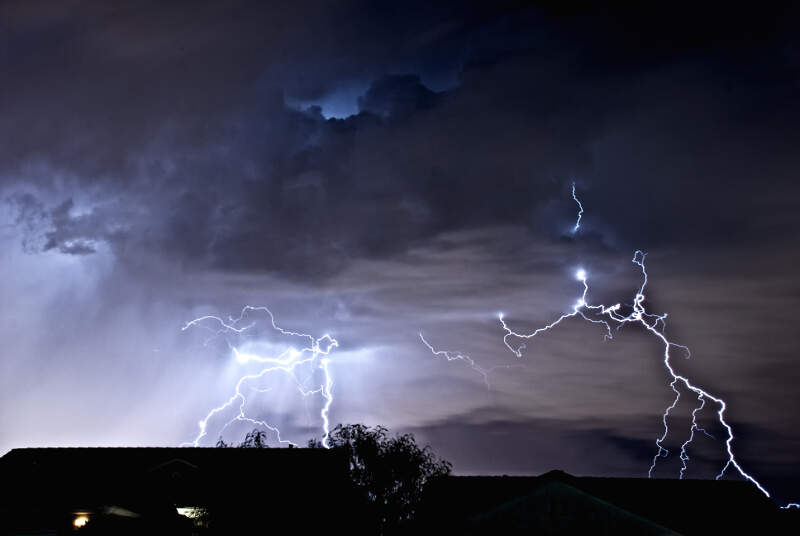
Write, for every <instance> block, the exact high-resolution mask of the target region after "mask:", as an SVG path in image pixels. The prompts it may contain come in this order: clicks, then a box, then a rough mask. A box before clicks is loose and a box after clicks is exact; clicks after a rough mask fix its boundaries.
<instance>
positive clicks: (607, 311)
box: [500, 183, 800, 508]
mask: <svg viewBox="0 0 800 536" xmlns="http://www.w3.org/2000/svg"><path fill="white" fill-rule="evenodd" d="M572 197H573V199H575V202H576V203H578V207H579V208H580V211H579V212H578V220H577V222H576V223H575V228H574V231H577V230H578V228H579V226H580V219H581V214H582V213H583V206H582V205H581V203H580V201H579V200H578V198H577V196H576V194H575V184H574V183H573V184H572ZM645 257H646V254H645V253H644V252H643V251H640V250H637V251H636V252H635V253H634V255H633V259H632V262H633V263H634V264H635V265H637V266H638V267H639V269H640V270H641V272H642V282H641V285H640V287H639V288H638V289H637V291H636V294H635V296H634V299H633V305H632V306H631V307H632V310H631V312H630V313H629V314H627V315H625V314H623V313H622V312H621V310H622V305H621V304H620V303H617V304H614V305H611V306H606V305H602V304H596V305H592V304H589V302H588V300H587V295H588V293H589V284H588V279H587V277H588V276H587V274H586V271H585V270H583V269H579V270H578V271H577V272H576V274H575V277H576V278H577V279H578V280H579V281H580V282H581V283H582V284H583V293H582V294H581V297H580V298H579V299H578V300H577V301H576V302H575V304H574V305H573V307H572V311H571V312H569V313H565V314H563V315H561V316H560V317H559V318H558V319H556V320H555V321H553V322H551V323H550V324H547V325H546V326H544V327H541V328H538V329H536V330H534V331H533V332H531V333H518V332H516V331H514V330H512V329H511V328H510V327H509V326H508V324H507V323H506V321H505V319H504V318H503V315H502V314H501V315H500V325H501V326H502V328H503V330H504V331H505V335H504V336H503V342H504V343H505V345H506V347H508V349H509V350H511V351H512V352H513V353H514V354H515V355H516V356H517V357H522V350H523V349H524V348H525V341H529V340H530V339H533V338H534V337H536V336H538V335H541V334H543V333H544V332H546V331H549V330H551V329H553V328H555V327H556V326H558V325H559V324H560V323H561V322H563V321H564V320H566V319H569V318H573V317H577V316H580V317H581V318H582V319H584V320H586V321H589V322H591V323H594V324H601V325H602V326H603V328H604V332H605V333H604V339H612V338H613V332H612V329H611V327H612V325H615V326H616V328H617V329H620V328H621V327H622V326H624V325H626V324H639V325H640V326H642V327H644V328H645V329H646V330H647V331H648V332H650V333H651V334H652V335H653V336H655V337H656V338H658V339H659V340H660V341H661V343H662V344H663V346H664V353H663V358H664V366H665V368H666V369H667V371H668V373H669V376H670V378H671V380H670V382H669V386H670V389H672V391H673V392H674V393H675V398H674V399H673V402H672V404H670V405H669V406H668V407H667V408H666V410H665V411H664V414H663V415H662V419H661V420H662V423H663V426H664V432H663V433H662V435H661V436H660V437H658V438H657V439H656V448H657V451H656V454H655V455H654V456H653V462H652V464H651V465H650V469H649V471H648V476H652V474H653V470H654V469H655V467H656V463H657V462H658V459H659V458H663V457H666V456H668V455H669V451H668V450H667V449H666V448H664V446H663V443H664V441H665V440H666V439H667V436H668V435H669V432H670V430H669V425H668V423H667V419H668V417H669V415H670V412H671V411H672V410H673V409H675V407H676V406H677V405H678V401H679V400H680V397H681V390H680V388H683V389H686V390H688V391H690V392H692V393H693V394H694V395H695V396H696V398H697V400H698V404H697V406H696V407H695V408H694V410H693V411H692V414H691V416H692V419H691V427H690V430H689V437H688V438H687V439H686V441H684V442H683V443H682V444H681V448H680V460H681V470H680V475H679V477H680V478H683V476H684V473H685V471H686V467H687V462H688V461H689V455H688V448H689V446H690V445H691V443H692V441H693V440H694V438H695V435H696V432H702V433H704V434H706V435H707V436H709V437H713V436H711V435H710V434H709V433H708V432H707V431H706V430H705V429H703V428H701V427H700V426H699V424H698V421H697V418H698V414H699V413H700V412H702V411H703V410H704V409H705V407H706V404H707V403H711V404H714V405H715V406H716V413H717V420H718V422H719V424H720V425H721V426H722V428H724V430H725V433H726V438H725V453H726V455H727V458H726V461H725V464H724V466H723V467H722V469H721V470H720V471H719V473H718V474H717V475H716V479H717V480H719V479H720V478H722V477H723V475H725V473H726V472H727V471H728V470H729V469H730V468H733V469H735V470H736V472H738V473H739V475H741V476H742V477H743V478H745V479H746V480H748V481H750V482H751V483H752V484H753V485H755V486H756V487H757V488H758V489H759V490H760V491H761V492H762V493H763V494H764V495H766V496H767V497H770V493H769V492H768V491H767V490H766V488H764V486H762V485H761V483H759V482H758V481H757V480H756V479H755V478H754V477H753V476H752V475H750V474H749V473H747V472H746V471H745V470H744V469H743V468H742V467H741V465H739V462H738V461H737V459H736V457H735V455H734V452H733V440H734V434H733V429H732V428H731V425H730V424H729V423H728V422H727V421H726V420H725V411H726V410H727V407H728V406H727V404H726V402H725V401H724V400H723V399H721V398H719V397H717V396H714V395H712V394H711V393H709V392H708V391H706V390H704V389H702V388H700V387H698V386H697V385H695V384H694V383H692V381H691V380H690V379H689V378H688V377H686V376H683V375H681V374H679V373H677V372H676V371H675V369H674V368H673V366H672V362H671V357H672V355H671V353H670V351H671V350H674V349H679V350H681V351H682V352H684V353H685V355H686V358H687V359H688V358H689V357H691V353H690V351H689V348H687V347H686V346H683V345H681V344H677V343H675V342H672V341H670V340H669V339H668V338H667V336H666V319H667V314H666V313H664V314H660V315H658V314H652V313H648V312H647V310H646V308H645V293H644V292H645V287H646V286H647V269H646V268H645ZM512 340H519V341H521V342H520V343H519V344H518V345H517V346H513V345H512V344H511V341H512ZM782 508H800V504H797V503H790V504H787V505H785V506H782Z"/></svg>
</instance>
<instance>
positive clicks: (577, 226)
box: [572, 182, 583, 234]
mask: <svg viewBox="0 0 800 536" xmlns="http://www.w3.org/2000/svg"><path fill="white" fill-rule="evenodd" d="M572 199H574V200H575V202H576V203H578V219H577V220H576V221H575V227H573V228H572V234H575V233H577V232H578V229H580V228H581V216H583V205H582V204H581V201H580V199H578V196H577V195H575V183H574V182H573V183H572Z"/></svg>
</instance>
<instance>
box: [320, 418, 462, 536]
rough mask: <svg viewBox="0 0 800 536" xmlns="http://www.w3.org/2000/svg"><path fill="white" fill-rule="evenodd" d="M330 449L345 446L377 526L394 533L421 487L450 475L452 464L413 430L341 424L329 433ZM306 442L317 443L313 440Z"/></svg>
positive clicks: (415, 506)
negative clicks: (402, 431)
mask: <svg viewBox="0 0 800 536" xmlns="http://www.w3.org/2000/svg"><path fill="white" fill-rule="evenodd" d="M328 442H329V444H330V447H331V448H332V449H337V450H341V451H343V452H344V453H345V454H346V456H347V459H348V460H349V464H350V476H351V479H352V481H353V483H354V484H355V486H356V487H357V488H358V490H359V491H360V492H361V494H362V495H363V498H364V499H365V501H366V503H367V504H368V505H369V509H370V510H371V512H370V513H371V514H372V516H373V519H374V521H375V523H376V524H377V528H378V531H379V532H381V533H387V532H393V531H395V530H398V529H401V528H402V527H403V526H404V525H407V524H408V523H409V522H410V521H412V520H413V518H414V515H415V514H416V511H417V509H418V507H419V505H420V504H421V502H422V497H423V492H424V490H425V486H426V485H427V484H428V483H429V482H430V481H431V480H432V479H435V478H438V477H442V476H445V475H448V474H450V470H451V468H452V465H451V464H450V462H447V461H445V460H443V459H441V458H439V457H438V456H436V455H435V454H434V453H433V451H432V450H431V448H430V446H425V447H423V448H420V447H419V446H418V445H417V443H416V440H415V439H414V436H413V435H412V434H402V435H395V436H393V437H391V436H389V435H388V430H387V429H386V428H385V427H383V426H375V427H373V428H370V427H368V426H365V425H363V424H347V425H342V424H339V425H338V426H336V428H334V429H333V431H332V432H331V434H330V437H329V438H328ZM308 446H309V447H321V446H322V445H321V443H320V442H319V441H316V440H311V441H309V445H308Z"/></svg>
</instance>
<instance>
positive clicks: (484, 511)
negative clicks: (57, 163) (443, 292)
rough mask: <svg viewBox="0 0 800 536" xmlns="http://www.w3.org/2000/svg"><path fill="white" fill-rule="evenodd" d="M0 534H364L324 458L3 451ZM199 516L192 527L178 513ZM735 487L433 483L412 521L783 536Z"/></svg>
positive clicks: (351, 494)
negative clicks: (757, 533)
mask: <svg viewBox="0 0 800 536" xmlns="http://www.w3.org/2000/svg"><path fill="white" fill-rule="evenodd" d="M0 482H2V496H0V498H1V499H2V501H0V519H2V527H0V534H58V535H61V534H88V535H91V534H120V535H125V534H176V535H181V534H185V535H190V534H197V535H200V534H235V533H245V534H267V533H270V534H276V533H280V532H286V533H291V534H312V533H315V534H320V533H330V531H334V532H344V533H347V534H349V535H357V534H375V533H376V532H377V531H378V529H377V528H376V527H377V525H376V523H375V520H372V519H370V516H369V515H368V513H367V512H368V509H367V507H366V505H365V504H364V502H363V500H362V498H360V496H359V495H358V493H356V491H355V490H354V489H353V487H352V486H351V483H350V479H349V474H348V463H347V460H346V459H345V458H344V457H342V456H341V455H340V453H337V452H332V451H327V450H323V449H216V448H58V449H15V450H13V451H11V452H9V453H8V454H6V455H5V456H4V457H3V458H1V459H0ZM191 507H198V508H199V509H198V510H194V511H193V512H194V513H195V514H197V513H201V514H203V515H202V516H201V517H200V518H194V519H193V518H190V517H186V516H185V515H181V514H179V510H178V508H181V510H180V512H182V513H184V514H185V513H187V512H188V511H187V510H184V508H191ZM799 516H800V512H798V511H785V510H780V509H779V508H777V507H776V506H775V504H774V503H772V502H771V501H770V500H769V499H767V498H766V497H764V496H763V495H761V494H760V493H759V492H758V490H756V489H755V488H753V487H752V486H751V485H749V484H747V483H746V482H735V481H705V480H702V481H701V480H659V479H652V480H650V479H616V478H588V477H573V476H571V475H568V474H566V473H563V472H560V471H552V472H550V473H547V474H545V475H542V476H539V477H452V476H451V477H445V478H441V479H439V480H437V481H435V482H433V483H432V484H431V485H430V486H428V489H427V490H426V491H425V494H424V500H423V502H422V506H421V508H420V511H419V512H418V514H417V519H416V521H415V522H414V523H412V524H407V525H406V526H404V527H402V528H395V529H391V528H390V529H387V531H389V532H392V531H394V532H403V533H414V534H421V533H434V532H435V533H439V534H583V533H591V534H719V533H730V534H741V533H744V532H748V533H751V532H756V531H758V532H761V533H764V534H794V533H796V529H797V527H799V526H800V523H799V522H800V519H798V517H799Z"/></svg>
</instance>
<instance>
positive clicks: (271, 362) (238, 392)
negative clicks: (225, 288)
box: [183, 305, 339, 448]
mask: <svg viewBox="0 0 800 536" xmlns="http://www.w3.org/2000/svg"><path fill="white" fill-rule="evenodd" d="M251 313H265V314H266V315H267V316H268V318H269V326H270V327H271V329H272V330H274V331H275V332H277V333H279V334H280V335H283V336H287V337H292V338H299V339H304V340H305V341H307V342H306V343H305V345H304V346H302V347H301V348H299V349H298V348H296V347H294V346H288V347H287V348H286V349H285V350H283V351H282V352H280V353H279V354H278V355H275V356H262V355H259V354H256V353H250V352H246V351H244V350H241V349H239V348H238V347H236V346H232V347H231V350H232V354H233V357H234V358H235V359H236V361H237V362H238V363H240V364H242V365H244V364H247V363H260V364H263V367H262V368H261V369H260V370H258V371H257V372H254V373H250V374H245V375H243V376H241V377H240V378H239V380H238V381H237V382H236V387H235V390H234V393H233V395H231V397H230V398H229V399H228V400H227V401H226V402H225V403H223V404H221V405H220V406H217V407H215V408H213V409H212V410H210V411H209V412H208V413H207V414H206V416H205V417H204V418H203V419H202V420H201V421H200V422H199V427H200V431H199V433H198V435H197V437H195V439H194V441H193V442H192V443H190V444H191V445H193V446H195V447H196V446H198V445H199V444H200V441H201V440H202V439H203V438H204V437H206V436H207V435H208V433H209V431H208V422H209V420H210V419H211V418H212V417H214V416H216V415H218V414H221V413H223V412H224V411H226V410H228V409H229V408H235V410H238V411H237V413H236V415H235V416H234V417H233V418H231V419H230V420H228V421H227V422H226V423H225V425H224V426H222V427H221V428H220V430H219V431H218V433H219V434H220V435H221V434H222V432H224V431H225V429H226V428H227V427H228V426H230V425H232V424H233V423H235V422H247V423H250V424H253V425H255V426H263V427H264V428H267V429H268V430H270V431H272V432H273V433H274V434H275V435H276V437H277V439H278V442H279V443H282V444H288V445H294V446H296V443H294V442H292V441H290V440H288V439H284V438H283V437H282V436H281V432H280V430H279V429H278V427H277V426H275V425H273V424H270V423H268V422H267V421H265V420H262V419H257V418H254V417H251V416H249V415H248V414H247V411H246V405H247V402H248V398H247V392H246V391H245V390H244V386H245V385H246V384H248V383H250V382H253V381H255V380H258V379H260V378H263V377H265V376H267V375H268V374H270V373H277V372H282V373H285V374H286V375H287V376H288V378H289V379H290V381H292V382H293V383H294V384H295V386H296V388H297V390H298V391H299V392H300V394H302V395H303V396H304V397H308V396H312V395H320V396H321V397H322V399H323V400H324V403H323V406H322V409H321V410H320V418H321V419H322V445H323V446H324V447H325V448H328V447H329V444H328V435H329V433H330V422H329V418H328V414H329V412H330V407H331V404H332V403H333V391H332V388H333V378H332V377H331V373H330V368H329V363H330V358H329V357H328V354H330V352H331V350H333V349H334V348H336V347H337V346H339V343H338V342H337V341H336V339H334V338H333V337H331V336H330V335H328V334H327V333H326V334H325V335H323V336H321V337H314V336H313V335H309V334H306V333H299V332H296V331H290V330H287V329H283V328H281V327H279V326H278V325H277V324H276V323H275V316H274V315H273V314H272V311H270V310H269V309H268V308H266V307H253V306H250V305H248V306H246V307H244V308H243V309H242V312H241V314H240V315H239V317H238V318H229V319H228V320H227V321H225V320H223V319H222V318H220V317H218V316H212V315H207V316H201V317H199V318H196V319H194V320H192V321H190V322H188V323H187V324H186V325H185V326H184V327H183V330H184V331H185V330H187V329H189V328H191V327H194V326H200V325H203V326H204V327H206V328H207V329H210V330H211V331H212V332H214V334H215V335H222V334H224V333H234V334H242V333H244V332H245V331H247V330H249V329H251V328H253V327H254V326H255V321H252V322H249V323H246V324H244V323H243V322H244V320H245V318H246V317H248V316H249V315H250V314H251ZM207 324H211V325H212V326H213V328H212V327H209V326H208V325H207ZM301 366H306V367H308V368H309V369H310V370H311V371H312V372H311V374H309V375H308V377H307V378H305V379H302V380H301V379H300V378H298V376H297V374H296V373H297V371H298V370H299V368H300V367H301ZM317 370H318V371H321V373H322V381H321V382H318V384H314V385H313V386H309V385H308V384H309V382H311V381H312V379H313V377H314V371H317ZM252 390H253V391H255V392H261V391H263V390H260V389H257V388H253V389H252Z"/></svg>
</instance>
